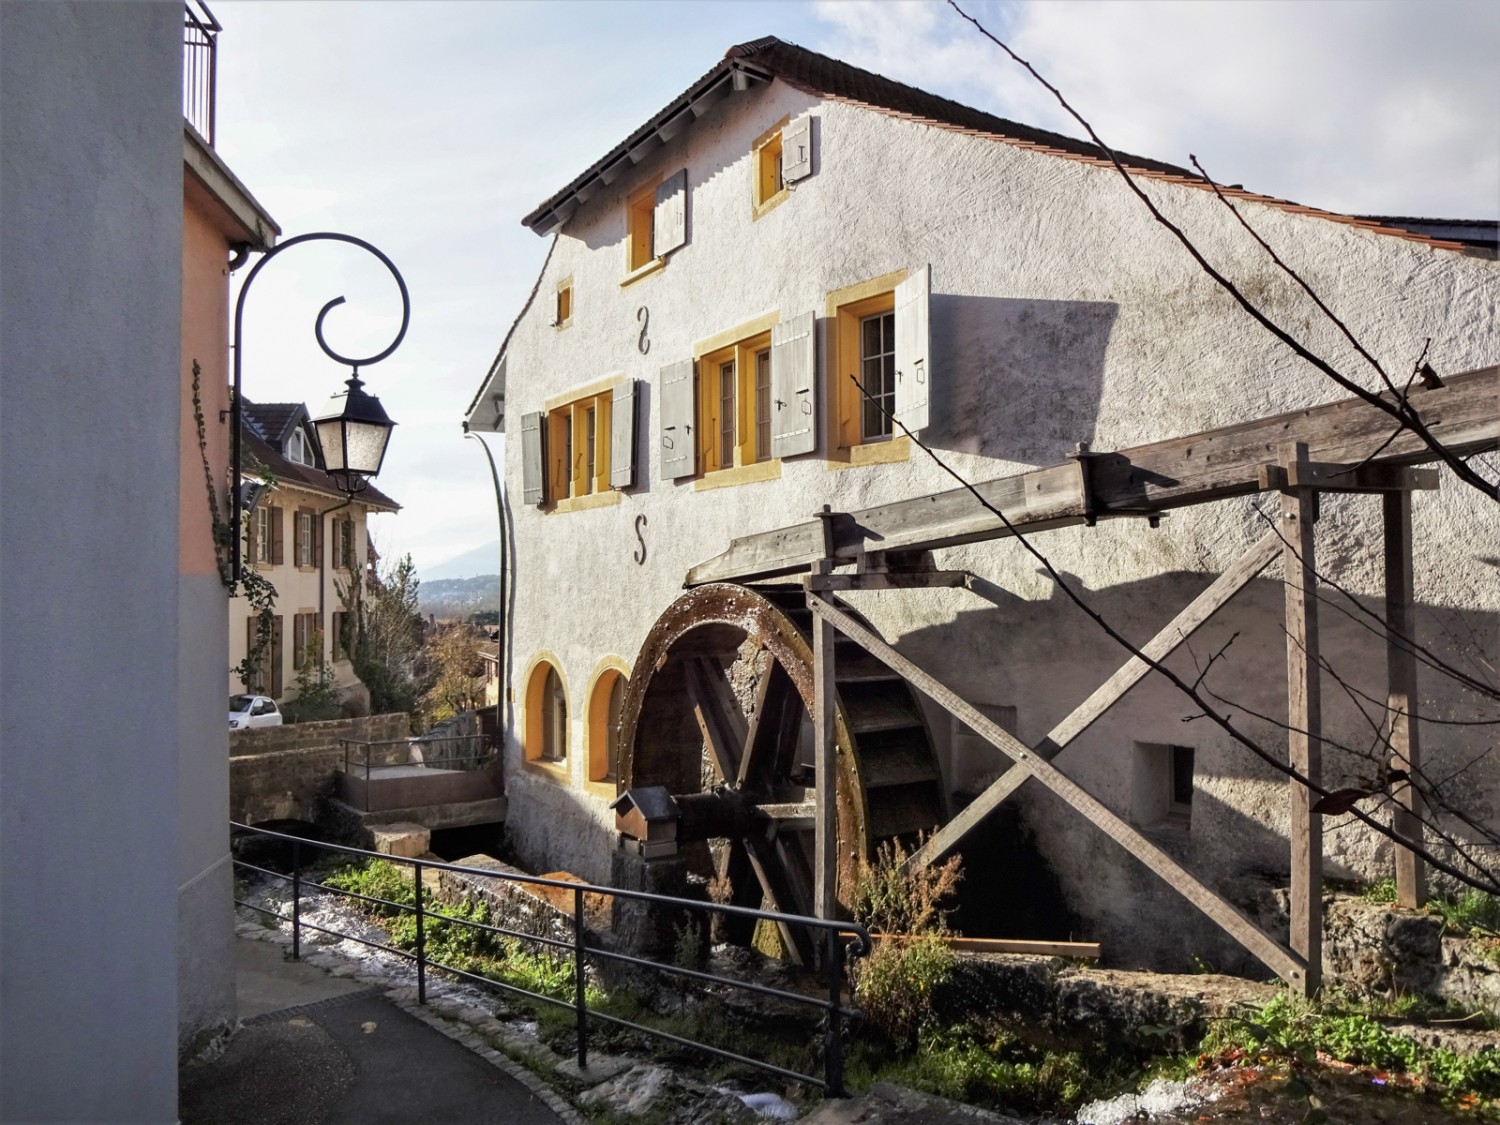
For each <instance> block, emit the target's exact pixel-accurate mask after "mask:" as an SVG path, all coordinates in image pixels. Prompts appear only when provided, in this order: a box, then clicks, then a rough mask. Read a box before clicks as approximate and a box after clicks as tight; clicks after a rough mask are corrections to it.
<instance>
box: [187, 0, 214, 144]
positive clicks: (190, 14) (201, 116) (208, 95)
mask: <svg viewBox="0 0 1500 1125" xmlns="http://www.w3.org/2000/svg"><path fill="white" fill-rule="evenodd" d="M183 11H184V15H183V21H182V27H183V53H182V116H184V117H185V118H187V120H188V124H189V125H191V126H192V127H193V128H194V129H196V130H198V132H199V133H200V134H202V136H203V139H204V140H205V141H207V142H208V143H209V144H210V145H212V144H213V143H214V118H215V113H216V108H217V103H218V82H219V59H218V41H219V32H221V31H223V30H224V29H223V27H221V26H220V24H219V21H218V20H216V19H214V14H213V13H212V12H211V11H209V10H208V5H207V4H205V3H204V2H203V0H187V3H186V4H185V5H184V8H183Z"/></svg>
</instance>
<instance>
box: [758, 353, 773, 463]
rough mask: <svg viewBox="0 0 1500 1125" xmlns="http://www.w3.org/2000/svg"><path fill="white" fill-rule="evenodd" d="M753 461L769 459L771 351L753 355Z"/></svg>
mask: <svg viewBox="0 0 1500 1125" xmlns="http://www.w3.org/2000/svg"><path fill="white" fill-rule="evenodd" d="M755 459H756V460H757V461H769V460H770V459H771V349H770V348H766V349H765V350H764V351H759V352H756V353H755Z"/></svg>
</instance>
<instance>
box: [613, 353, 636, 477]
mask: <svg viewBox="0 0 1500 1125" xmlns="http://www.w3.org/2000/svg"><path fill="white" fill-rule="evenodd" d="M635 401H636V394H635V380H634V379H626V380H625V381H624V382H623V383H619V384H617V385H616V386H615V390H614V394H613V395H612V396H611V401H610V408H609V486H610V487H611V488H629V487H630V486H631V485H633V484H634V483H635Z"/></svg>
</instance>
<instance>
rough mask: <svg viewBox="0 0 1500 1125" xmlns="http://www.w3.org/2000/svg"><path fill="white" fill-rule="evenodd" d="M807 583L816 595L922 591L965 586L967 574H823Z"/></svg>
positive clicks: (952, 572) (953, 571) (965, 572)
mask: <svg viewBox="0 0 1500 1125" xmlns="http://www.w3.org/2000/svg"><path fill="white" fill-rule="evenodd" d="M810 582H811V585H810V586H809V587H808V588H809V589H811V590H814V591H816V592H819V593H822V592H824V591H834V590H925V589H927V588H929V587H935V586H947V587H958V586H967V585H968V584H969V575H968V572H967V571H963V570H927V571H894V572H888V573H881V572H869V573H865V574H823V575H818V576H817V577H815V578H812V579H810Z"/></svg>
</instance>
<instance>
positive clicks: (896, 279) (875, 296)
mask: <svg viewBox="0 0 1500 1125" xmlns="http://www.w3.org/2000/svg"><path fill="white" fill-rule="evenodd" d="M905 280H906V270H904V269H903V270H897V271H895V272H894V273H888V274H884V275H883V276H881V277H876V278H872V279H871V280H869V281H865V282H861V283H859V284H858V285H851V286H848V287H847V288H844V289H839V290H836V291H834V292H832V293H830V294H828V305H827V312H828V319H829V320H830V321H831V322H832V338H831V340H830V344H831V347H830V349H829V351H830V352H831V355H830V357H829V363H828V374H829V378H830V379H832V380H833V383H832V385H831V386H830V387H829V388H828V395H827V398H826V401H827V402H829V403H831V404H832V406H833V409H832V410H830V411H829V417H828V439H829V440H828V449H829V451H830V460H835V461H861V462H866V461H871V460H889V459H896V460H905V455H904V454H905V445H906V443H905V442H902V443H901V444H900V447H899V449H900V451H901V453H902V455H901V456H899V457H895V456H894V455H895V454H896V453H897V452H898V449H897V448H896V447H893V448H892V450H891V451H890V452H891V454H892V455H893V456H892V457H886V456H880V457H874V458H872V457H870V456H868V452H869V451H868V450H867V452H866V454H861V453H860V452H859V450H860V447H861V446H865V447H873V446H877V445H884V444H890V443H891V438H890V437H889V436H887V435H881V436H878V437H870V438H867V437H865V436H864V435H863V433H862V432H861V429H860V414H861V411H862V409H863V407H864V395H862V394H861V393H860V390H859V387H858V386H856V385H855V382H854V379H852V378H850V376H856V377H857V376H858V375H859V374H860V342H859V325H860V321H862V320H864V319H865V318H866V317H870V316H875V315H876V314H878V313H889V312H894V311H895V309H896V286H897V285H899V284H900V283H901V282H903V281H905ZM882 452H883V451H882Z"/></svg>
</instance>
